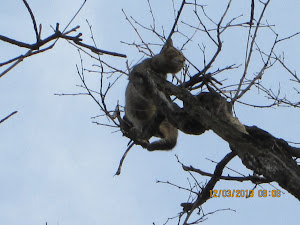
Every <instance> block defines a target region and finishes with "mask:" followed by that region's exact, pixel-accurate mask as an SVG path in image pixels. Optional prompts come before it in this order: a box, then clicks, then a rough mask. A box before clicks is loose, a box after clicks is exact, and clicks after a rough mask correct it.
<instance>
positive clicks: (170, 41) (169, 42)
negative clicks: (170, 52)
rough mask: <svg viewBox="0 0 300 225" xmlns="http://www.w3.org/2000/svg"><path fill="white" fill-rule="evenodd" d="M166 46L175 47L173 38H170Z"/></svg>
mask: <svg viewBox="0 0 300 225" xmlns="http://www.w3.org/2000/svg"><path fill="white" fill-rule="evenodd" d="M165 45H166V46H167V47H173V41H172V38H168V40H167V41H166V43H165Z"/></svg>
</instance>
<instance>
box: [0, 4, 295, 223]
mask: <svg viewBox="0 0 300 225" xmlns="http://www.w3.org/2000/svg"><path fill="white" fill-rule="evenodd" d="M1 1H2V4H1V8H0V21H1V22H0V34H1V35H4V36H8V37H11V38H14V39H16V40H20V41H23V42H29V43H33V42H34V40H35V35H34V31H33V27H32V22H31V19H30V16H29V14H28V12H27V10H26V8H25V6H24V4H23V2H22V1H21V0H1ZM150 2H151V4H152V9H153V13H154V15H155V18H156V22H157V29H158V30H160V31H161V27H162V26H163V27H164V30H165V33H166V34H168V31H169V30H170V29H171V26H172V23H173V18H174V13H173V11H172V1H164V2H163V3H162V2H161V1H155V0H152V1H150ZM198 2H199V4H207V5H208V7H207V12H208V13H210V15H212V17H213V18H215V19H217V18H219V16H220V15H221V13H222V11H223V10H224V8H225V6H226V1H224V2H222V3H220V2H219V1H216V0H215V1H198ZM245 2H246V3H245ZM28 3H29V4H30V6H31V8H32V10H33V12H34V15H35V18H36V20H37V22H38V24H42V25H43V36H42V37H44V38H45V37H47V35H50V34H51V33H52V29H51V27H50V26H53V27H55V24H56V23H57V22H59V23H60V24H61V27H65V26H66V24H67V23H68V22H69V21H70V19H71V18H72V17H73V15H74V14H75V12H76V11H77V10H78V8H79V7H80V6H81V4H82V1H79V0H72V1H71V0H64V1H59V0H52V1H37V0H28ZM180 3H181V1H177V0H175V7H176V8H177V9H178V8H179V6H180ZM257 4H258V3H257ZM249 5H250V1H243V2H242V1H238V0H234V1H233V7H232V9H231V11H230V13H229V15H233V16H239V15H241V14H243V15H244V16H245V17H244V18H245V20H246V18H249V17H248V14H249V10H248V9H249ZM258 8H259V7H258ZM299 8H300V3H299V1H297V0H291V1H289V2H286V3H285V4H284V7H283V6H282V3H281V2H279V1H274V0H273V1H271V3H270V6H269V8H268V10H267V12H266V19H267V20H268V23H269V24H276V26H275V27H274V30H276V32H278V33H280V34H281V35H282V36H281V37H285V36H288V35H291V34H293V33H296V32H298V31H299V30H300V27H299V23H298V21H299V19H300V18H299V17H300V16H299V13H298V11H299ZM122 9H124V11H125V12H126V14H127V15H131V16H133V17H134V18H135V19H137V20H138V21H139V22H141V23H143V24H146V25H150V24H151V23H152V18H151V14H150V13H149V10H148V3H147V1H146V0H139V1H137V0H128V1H120V0H115V1H102V0H101V1H96V0H87V3H86V5H85V6H84V8H83V9H82V11H81V12H80V14H79V15H78V16H77V18H76V19H75V20H74V21H73V23H72V24H71V26H70V28H72V27H75V26H77V25H80V26H81V27H80V32H82V33H83V39H84V42H85V43H88V44H92V41H91V39H90V32H89V28H88V25H87V23H86V20H88V21H89V23H90V24H91V25H92V27H93V33H94V38H95V41H96V42H97V46H98V47H99V48H101V49H105V50H108V51H115V52H119V53H123V54H126V55H127V59H117V58H115V57H111V56H103V57H104V59H105V60H107V62H109V63H111V64H112V65H118V66H120V67H121V68H125V65H126V64H125V63H126V60H128V62H129V63H130V64H134V63H136V62H137V61H138V60H139V59H140V58H141V56H142V55H141V53H139V52H138V51H137V50H136V49H135V48H134V47H132V46H128V45H126V44H122V43H121V41H124V42H128V43H133V42H136V43H139V38H138V36H137V35H136V33H135V32H134V30H133V29H132V28H131V26H130V25H129V23H128V22H127V21H126V19H125V16H124V14H123V13H122ZM191 10H192V9H191V8H188V7H186V10H185V11H184V12H183V17H182V19H183V20H184V21H186V22H189V23H193V22H194V21H195V17H194V16H193V15H192V14H193V13H192V11H191ZM247 13H248V14H247ZM229 18H230V17H229ZM240 21H242V19H241V20H240ZM180 27H181V29H182V31H183V32H186V34H190V33H191V29H190V28H188V27H187V26H184V25H183V24H180ZM141 34H142V35H143V37H145V40H146V41H149V42H153V43H158V44H161V42H160V40H159V39H158V38H156V37H155V36H154V35H153V34H151V33H149V32H145V31H141ZM197 35H198V34H197ZM197 35H196V36H195V38H194V40H195V42H193V43H191V45H187V46H186V48H185V49H184V51H183V53H184V54H185V55H186V57H188V58H189V59H191V60H192V61H193V62H195V63H197V65H201V63H202V61H203V58H202V55H201V51H200V50H199V48H198V47H197V43H204V44H205V45H206V46H207V47H206V48H207V55H208V56H209V55H211V54H212V53H213V47H212V46H213V45H211V44H209V42H208V41H207V39H206V38H205V37H204V36H203V35H202V34H199V35H198V36H197ZM245 35H246V30H241V29H237V28H236V29H232V32H228V33H226V34H224V40H226V42H224V43H226V44H224V52H225V53H226V54H227V55H225V53H224V57H223V55H222V54H221V56H220V59H219V61H217V66H220V67H222V66H224V65H228V64H230V63H232V62H233V63H236V62H241V63H242V62H243V54H244V52H243V51H242V50H243V46H244V45H245V42H242V41H243V40H245V37H246V36H245ZM273 37H274V36H272V32H270V31H269V30H264V31H263V32H262V35H261V38H260V39H258V43H259V44H260V45H261V46H262V48H263V49H264V50H266V51H267V49H268V46H269V43H270V40H273V39H272V38H273ZM184 40H185V39H184V38H183V36H180V35H178V34H177V36H175V37H174V40H173V41H174V45H175V46H180V45H182V43H183V42H184ZM299 41H300V40H299V37H296V38H293V39H291V40H290V41H289V42H286V43H283V44H281V45H279V46H278V49H277V51H278V52H279V53H282V52H283V51H284V52H285V61H286V63H287V64H288V65H289V66H290V67H291V69H292V70H299V63H298V59H299V48H297V47H295V46H299ZM154 50H156V51H159V47H156V48H155V47H154ZM0 52H1V53H2V54H0V62H3V61H5V60H7V59H10V58H12V57H15V56H17V55H20V54H24V52H25V51H24V49H18V48H17V47H13V46H9V45H8V44H5V43H3V42H0ZM83 59H84V61H83V63H84V65H85V66H86V67H89V68H95V67H93V66H92V65H93V64H94V63H95V61H93V60H92V59H90V58H89V57H86V56H84V58H83ZM260 64H261V61H260V60H259V59H257V61H253V64H251V71H253V73H255V70H256V69H257V68H259V65H260ZM76 65H80V57H79V55H78V51H77V50H76V49H75V48H74V47H73V46H71V45H70V44H68V43H67V42H66V41H63V40H60V41H58V42H57V44H56V46H55V47H54V48H53V49H52V50H50V51H48V52H45V53H43V54H39V55H36V56H34V57H30V58H28V59H26V60H24V61H23V62H22V63H20V64H19V65H18V66H17V67H15V68H14V69H13V70H12V71H11V72H9V73H8V74H6V75H5V76H3V77H2V78H0V118H4V117H5V116H7V115H8V114H10V113H11V112H13V111H18V113H17V114H15V115H14V116H13V117H11V118H10V119H9V120H7V121H5V122H4V123H2V124H1V125H0V139H1V141H0V181H1V185H0V224H3V225H16V224H18V225H27V224H30V225H40V224H45V223H46V222H47V224H48V225H70V224H72V225H82V224H85V225H97V224H99V225H104V224H105V225H117V224H118V225H120V224H121V225H146V224H149V225H151V224H153V223H155V224H156V225H159V224H164V222H166V220H167V219H168V218H170V217H174V216H176V215H177V214H178V212H180V211H181V207H180V203H182V202H186V201H187V200H188V197H189V193H188V192H186V191H184V190H180V189H178V188H176V187H174V186H171V185H167V184H161V183H156V181H157V180H160V181H169V182H172V183H174V184H176V185H179V186H183V187H187V188H188V187H189V181H193V179H192V177H190V176H189V175H188V174H187V173H186V172H184V171H183V170H182V168H181V166H180V164H178V162H177V159H176V157H175V154H176V155H178V157H179V159H180V160H181V162H183V163H184V164H185V165H193V166H194V167H196V168H199V169H202V170H204V171H207V172H213V170H214V167H215V164H214V163H212V162H211V161H210V160H208V159H211V160H214V161H220V160H221V159H222V158H223V157H224V156H225V155H226V154H227V153H228V152H229V151H230V149H229V147H228V144H227V143H226V142H224V141H223V140H221V139H220V138H219V137H217V136H216V135H215V134H213V133H212V132H206V133H205V134H203V135H201V136H190V135H185V134H183V133H180V134H179V139H178V144H177V146H176V148H175V149H174V150H173V151H170V152H148V151H147V150H145V149H142V148H141V147H139V146H135V147H134V148H133V149H132V150H131V151H130V152H129V154H128V156H127V158H126V160H125V162H124V165H123V168H122V173H121V175H120V176H114V174H115V172H116V170H117V167H118V164H119V160H120V159H121V157H122V155H123V153H124V151H125V150H126V146H127V143H128V139H127V138H125V137H122V135H121V134H120V132H115V131H116V129H111V128H108V127H104V126H97V125H96V124H94V123H92V121H94V120H93V119H91V118H92V117H94V116H97V115H100V114H101V111H100V109H99V107H98V106H97V105H96V104H95V102H94V101H93V100H92V99H91V98H89V97H88V96H57V95H54V94H59V93H79V92H83V90H82V89H81V88H79V87H78V86H76V85H81V81H80V79H79V76H78V74H77V71H76ZM215 68H217V67H215ZM240 74H241V70H237V71H236V72H235V71H233V72H232V73H230V74H228V73H224V75H220V79H221V78H225V77H229V79H228V82H232V81H233V80H237V79H239V78H240ZM223 76H224V77H223ZM86 79H87V82H88V85H89V87H91V88H94V89H97V87H98V86H99V74H96V73H88V74H86ZM289 79H290V77H289V76H288V75H287V74H286V73H284V70H282V69H281V68H279V67H275V68H274V69H273V70H271V71H270V72H267V73H266V74H265V77H264V82H265V84H266V86H268V87H272V88H276V87H278V85H279V81H280V85H281V87H282V91H283V92H284V94H286V95H287V96H289V97H290V98H294V99H297V98H298V99H299V95H298V96H297V95H295V94H294V92H293V91H292V90H291V83H290V82H289ZM105 82H109V80H105ZM225 83H226V81H225ZM126 84H127V81H126V77H124V76H123V77H122V78H121V79H120V80H119V81H118V83H116V85H115V87H114V89H113V90H112V92H111V94H110V95H109V101H108V105H109V107H111V108H114V106H115V105H116V104H117V101H118V100H119V101H120V103H121V104H124V91H125V88H126ZM244 100H245V101H247V102H250V103H256V102H259V103H261V104H263V103H265V102H266V99H265V98H264V94H263V93H262V92H259V91H258V90H255V89H254V90H253V91H252V92H251V93H249V94H248V95H246V96H245V98H244ZM235 110H236V113H237V116H238V118H239V120H240V121H241V122H242V123H244V124H247V125H256V126H258V127H260V128H262V129H265V130H267V131H269V132H270V133H272V134H273V135H274V136H276V137H279V138H284V139H286V140H288V141H293V142H299V133H300V126H299V125H300V118H299V116H298V114H299V110H298V111H297V109H293V108H273V109H258V108H251V107H246V106H244V105H236V106H235ZM99 121H101V119H100V120H99ZM102 122H107V120H105V119H104V118H102ZM229 165H230V168H233V169H235V170H237V171H239V172H241V173H243V174H244V175H248V174H250V173H251V171H249V170H247V169H246V168H245V167H244V166H243V165H242V164H241V162H240V160H239V159H238V158H235V159H234V160H233V161H232V162H231V163H230V164H229ZM228 173H231V172H230V171H229V170H225V171H224V174H228ZM231 174H232V173H231ZM232 175H236V174H232ZM195 176H196V177H197V178H198V180H199V182H201V183H202V184H204V183H205V182H206V181H207V180H208V179H207V178H206V177H200V176H197V175H195ZM272 185H274V186H271V185H268V184H265V185H262V186H261V187H258V188H257V189H255V190H256V191H255V192H256V193H258V190H259V189H262V188H264V189H266V190H268V191H269V190H270V191H271V190H273V189H274V188H277V187H278V185H276V184H275V183H272ZM251 188H253V184H251V183H237V182H226V181H221V182H219V183H218V184H217V186H216V189H217V190H220V189H230V190H233V189H235V190H237V189H244V190H249V189H251ZM280 190H281V191H282V192H283V193H284V194H282V196H281V197H280V198H269V197H268V198H259V197H258V196H255V197H254V198H251V199H245V198H240V199H239V198H230V199H226V198H219V199H211V200H209V201H208V202H207V203H206V204H205V205H204V206H203V210H204V211H205V212H206V213H208V212H211V211H215V210H218V209H229V208H230V209H232V210H235V211H231V210H226V211H221V212H217V213H215V214H213V215H210V216H208V219H207V220H206V221H205V222H204V223H203V224H223V225H227V224H243V225H251V224H253V223H255V224H264V225H268V224H270V225H271V224H272V225H281V224H297V222H299V219H298V218H297V217H296V215H295V212H297V211H299V210H300V205H299V201H298V200H297V199H295V198H294V197H293V196H291V195H290V194H288V193H287V192H286V191H285V190H283V189H280ZM176 222H177V220H171V221H170V222H169V223H168V224H176Z"/></svg>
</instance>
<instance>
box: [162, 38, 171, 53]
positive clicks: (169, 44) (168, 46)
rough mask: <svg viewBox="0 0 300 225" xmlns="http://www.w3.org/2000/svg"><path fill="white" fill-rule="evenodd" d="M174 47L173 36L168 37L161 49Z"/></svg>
mask: <svg viewBox="0 0 300 225" xmlns="http://www.w3.org/2000/svg"><path fill="white" fill-rule="evenodd" d="M172 47H173V41H172V39H171V38H168V39H167V41H166V43H165V44H164V46H163V48H162V50H161V51H163V50H165V49H168V48H172Z"/></svg>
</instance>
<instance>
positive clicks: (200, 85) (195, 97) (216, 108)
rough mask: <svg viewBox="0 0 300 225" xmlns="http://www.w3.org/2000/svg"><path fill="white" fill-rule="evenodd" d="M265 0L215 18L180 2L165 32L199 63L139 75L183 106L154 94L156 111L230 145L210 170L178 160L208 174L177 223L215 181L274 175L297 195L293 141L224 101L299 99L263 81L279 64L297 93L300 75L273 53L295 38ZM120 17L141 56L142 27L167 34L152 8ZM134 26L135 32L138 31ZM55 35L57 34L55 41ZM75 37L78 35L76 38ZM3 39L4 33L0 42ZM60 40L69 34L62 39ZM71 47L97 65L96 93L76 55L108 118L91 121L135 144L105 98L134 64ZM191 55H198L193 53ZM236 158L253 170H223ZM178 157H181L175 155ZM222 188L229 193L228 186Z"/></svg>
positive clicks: (299, 175)
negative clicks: (281, 30)
mask: <svg viewBox="0 0 300 225" xmlns="http://www.w3.org/2000/svg"><path fill="white" fill-rule="evenodd" d="M148 3H149V7H150V8H149V9H150V12H151V13H152V8H151V4H150V2H148ZM269 3H270V1H266V2H255V1H252V2H251V4H250V3H249V6H248V8H249V10H248V15H247V16H246V15H245V16H239V15H234V16H230V9H231V7H232V1H228V4H227V6H226V7H225V8H224V10H223V11H222V12H223V13H222V14H221V15H219V17H217V19H216V18H215V17H212V16H211V14H209V13H208V12H207V10H206V7H205V6H202V5H199V4H196V3H187V2H185V1H183V2H182V4H181V7H180V8H179V10H178V11H177V10H175V9H174V10H175V11H176V15H177V16H176V19H175V22H174V24H173V29H172V30H171V32H170V35H169V36H172V37H178V39H175V41H174V42H175V43H176V40H178V41H179V40H181V41H182V42H183V44H182V48H181V49H183V52H184V54H185V55H187V54H186V53H185V52H187V53H188V50H189V48H192V47H191V46H193V44H194V46H197V45H198V46H199V49H200V52H201V53H202V56H201V59H202V63H201V61H200V60H199V59H195V60H194V59H190V58H189V57H188V56H186V58H187V61H188V64H187V66H186V68H185V70H184V71H183V73H182V74H181V77H179V78H177V79H174V80H173V81H172V82H167V81H164V80H159V79H157V80H151V79H149V77H147V76H146V73H145V74H143V75H144V82H145V83H147V84H148V85H152V87H153V88H152V89H153V90H160V91H162V90H163V92H164V93H165V94H166V95H169V96H174V98H175V99H176V100H175V102H176V103H177V104H178V105H181V106H182V105H183V107H179V106H178V108H177V109H176V110H174V109H171V108H168V107H167V104H163V103H164V100H163V99H161V98H160V96H159V95H157V105H158V108H159V109H160V110H161V111H162V112H165V116H166V117H167V118H168V119H169V121H171V122H172V124H173V125H174V126H176V127H177V128H178V129H180V130H181V131H182V132H184V133H187V134H196V135H200V134H202V133H203V132H204V131H205V130H212V131H214V133H215V134H216V135H218V136H219V137H221V138H222V139H223V140H224V141H226V142H227V143H228V144H229V146H230V149H231V151H230V153H228V154H227V155H226V156H225V157H224V159H222V160H221V161H220V162H219V163H217V165H216V168H215V171H214V173H213V174H212V173H208V172H205V171H204V170H203V169H196V168H194V167H192V166H185V165H184V164H182V167H183V169H184V170H185V171H188V172H195V173H199V174H201V175H205V176H209V177H211V178H210V180H209V181H208V182H207V184H206V185H200V184H199V183H200V182H198V181H197V180H196V179H195V184H194V185H191V187H190V188H189V191H190V193H191V196H192V199H191V201H189V202H188V203H186V202H183V204H182V206H183V211H182V214H180V216H179V218H180V219H181V218H182V216H183V215H187V216H186V217H185V218H184V222H183V223H188V222H191V220H190V219H191V218H190V216H191V215H192V214H193V212H194V211H195V209H197V208H199V209H200V211H201V206H202V205H203V203H205V202H206V201H207V200H208V199H209V198H210V197H211V196H210V195H211V194H212V192H211V190H213V189H214V187H215V185H216V183H217V182H218V181H219V180H221V179H224V180H232V181H246V180H250V181H251V182H253V183H254V187H253V189H252V190H255V187H256V186H257V185H259V184H262V183H270V182H273V181H275V182H277V183H278V184H279V185H280V186H281V187H282V188H284V189H285V190H287V191H288V192H290V193H291V194H292V195H294V196H295V197H296V198H298V199H299V198H300V193H299V188H298V187H299V184H300V171H299V166H298V162H297V160H296V158H298V157H299V154H300V153H299V149H298V148H296V147H292V146H291V145H289V144H288V143H287V141H285V140H283V139H278V138H275V137H273V136H272V135H271V134H269V133H268V132H266V131H264V130H262V129H261V128H258V127H256V126H244V125H243V124H242V123H241V122H240V121H238V120H237V118H235V117H234V116H233V115H232V112H231V110H228V107H227V106H228V104H227V101H228V102H230V103H231V104H232V105H234V104H235V105H234V106H235V107H236V108H237V107H238V106H237V105H238V104H244V105H248V107H265V108H268V107H279V106H284V105H285V106H293V107H295V108H298V107H299V102H298V101H297V99H292V98H291V97H285V96H284V95H282V94H281V92H282V91H283V90H282V89H279V90H278V91H277V93H276V91H274V90H273V89H270V88H269V87H268V82H265V80H264V79H263V78H265V76H266V75H267V74H268V73H274V72H275V71H276V69H277V68H278V66H281V67H282V68H283V69H284V70H285V72H286V73H287V74H288V75H289V76H291V81H290V82H291V84H292V85H294V87H295V91H296V93H298V94H299V91H298V90H297V85H298V84H299V78H298V77H297V75H296V73H294V72H292V69H290V68H289V67H288V66H287V64H286V62H285V60H284V57H283V54H279V53H278V52H277V47H278V46H280V44H281V43H283V42H285V41H289V40H291V39H292V38H295V37H296V36H297V35H298V33H293V34H290V35H288V36H284V37H281V36H279V35H278V34H277V33H276V32H275V30H274V28H273V25H270V24H267V23H266V22H264V15H265V12H266V10H267V8H268V5H269ZM29 11H30V10H29ZM184 11H186V13H187V11H189V12H193V13H194V15H195V17H194V20H192V22H185V21H184V19H185V18H184V17H183V14H182V13H183V12H184ZM124 15H125V17H126V19H127V21H128V22H129V23H130V24H131V26H132V27H133V28H134V30H135V31H136V33H137V34H138V36H139V38H140V42H141V43H136V42H134V43H127V44H128V45H129V46H134V47H136V48H137V49H138V50H139V51H140V52H142V53H143V54H145V55H146V56H147V57H151V56H152V55H153V52H156V51H154V50H152V49H151V48H152V44H150V43H149V42H147V41H145V38H144V36H143V35H142V32H145V31H146V32H147V31H148V32H149V33H150V34H152V35H153V36H154V37H158V39H160V40H161V42H163V40H165V39H166V38H167V37H168V36H165V35H164V33H163V31H161V30H160V29H158V28H157V27H158V26H157V25H156V23H157V21H156V19H155V17H154V14H151V15H152V21H153V24H152V25H151V26H149V27H147V26H145V25H143V24H141V23H139V22H138V21H137V20H135V19H133V18H132V17H129V16H127V14H126V13H125V12H124ZM181 20H183V22H182V23H180V21H181ZM33 21H34V19H33ZM34 23H35V22H34ZM35 27H36V26H35ZM137 27H138V28H139V29H140V30H139V29H137ZM58 30H59V29H58V28H56V29H55V33H56V34H58V33H61V32H58ZM235 30H238V31H237V33H239V32H241V33H243V34H244V35H245V36H244V37H246V38H244V39H242V40H243V41H244V42H243V46H244V48H245V49H244V52H243V54H244V55H245V57H244V58H240V60H238V61H237V62H236V61H233V62H232V61H231V60H230V61H229V62H228V61H227V60H223V59H228V58H230V57H229V56H231V55H230V54H231V52H232V47H231V48H230V49H229V51H228V52H226V47H225V46H226V42H227V41H228V39H227V38H226V34H227V32H233V31H235ZM35 31H36V36H37V37H39V32H37V29H35ZM267 32H270V33H272V34H273V37H272V38H273V40H270V39H267V40H265V39H259V37H260V36H259V35H260V34H261V35H264V34H265V33H267ZM62 33H64V32H62ZM198 34H199V35H200V37H201V38H203V41H201V42H203V44H202V45H201V44H200V43H199V41H198V40H199V38H198V37H197V35H198ZM60 36H61V37H62V38H65V37H66V36H65V35H61V34H60ZM60 36H55V37H54V38H53V40H54V39H55V38H57V37H60ZM75 38H78V37H77V36H76V37H75ZM3 39H4V38H3V37H2V40H3ZM66 39H70V38H69V37H67V38H66ZM9 41H11V40H9ZM37 43H39V38H37ZM75 44H78V42H77V43H76V42H75ZM33 46H35V45H31V48H33ZM189 46H190V47H189ZM77 47H78V49H79V50H80V52H81V54H83V53H85V54H87V55H88V56H89V57H92V58H93V59H94V60H95V61H96V62H97V63H98V66H99V68H100V75H101V76H100V88H99V89H100V91H99V92H98V91H95V90H92V88H90V87H89V85H88V84H87V79H88V78H87V76H86V75H85V73H86V71H90V72H92V70H90V69H86V67H85V66H84V64H83V63H84V61H83V59H82V60H81V62H82V64H81V68H79V67H78V69H77V70H78V74H79V75H80V79H81V81H82V84H83V87H84V88H85V89H86V91H87V93H84V94H88V95H89V96H91V97H92V98H93V100H94V101H95V102H96V103H97V105H98V106H99V107H100V109H101V110H102V111H103V112H104V115H105V116H106V117H108V118H109V119H110V122H111V123H112V124H113V125H111V123H110V124H104V123H102V122H101V123H100V122H97V123H98V124H100V125H109V126H114V127H118V128H121V130H122V132H123V134H124V135H125V136H127V137H129V138H131V139H133V141H134V143H135V144H139V142H138V141H137V140H134V137H132V136H130V135H129V133H128V132H127V131H128V130H126V128H125V127H123V125H122V122H123V120H122V117H121V116H118V115H119V114H120V111H119V109H118V108H119V107H117V108H116V110H115V107H112V108H111V104H109V105H110V107H108V101H109V100H110V98H109V97H108V96H109V93H110V91H112V90H113V88H114V87H115V85H116V82H117V81H118V80H119V79H120V76H124V75H126V74H128V71H129V70H130V69H129V68H130V67H131V66H132V65H127V67H126V68H125V69H124V66H123V65H122V67H121V68H119V67H118V65H114V64H112V63H111V62H109V61H108V60H106V59H103V57H102V56H98V55H93V54H91V53H89V52H87V51H85V50H84V49H83V48H81V46H77ZM83 47H86V46H83ZM34 48H36V47H34ZM91 48H92V47H91ZM157 49H158V48H157ZM208 49H209V50H208ZM211 49H213V51H211ZM224 49H225V50H224ZM31 51H32V49H31ZM197 56H198V57H199V58H200V56H199V53H198V54H197ZM235 60H236V59H235ZM252 62H255V63H252ZM232 74H237V75H238V76H233V75H232ZM108 75H110V76H109V77H110V79H113V80H112V81H110V82H108V83H105V81H106V78H107V77H108ZM255 87H256V88H255ZM255 89H256V90H259V91H260V92H263V93H265V94H266V96H267V101H271V103H269V104H267V105H265V106H264V105H261V104H258V103H256V102H258V101H262V102H264V101H263V100H260V99H258V98H259V97H260V95H258V96H256V95H255V93H254V91H255ZM275 93H276V94H275ZM154 94H155V93H154ZM247 95H248V96H249V95H250V96H255V99H256V100H255V102H254V103H253V101H249V99H248V98H247ZM283 96H284V97H283ZM98 99H100V100H98ZM191 124H192V125H191ZM199 144H200V143H199ZM131 146H132V145H131ZM129 150H130V148H128V150H127V151H126V153H127V152H128V151H129ZM235 156H238V157H239V158H240V159H241V161H242V162H243V164H244V165H245V166H246V167H247V168H248V169H250V170H252V171H253V175H252V176H242V177H235V176H233V175H229V176H224V175H222V172H223V169H224V168H225V166H226V165H227V164H228V163H229V162H230V160H231V159H232V158H233V157H235ZM124 157H125V156H124ZM178 161H179V162H180V160H179V159H178ZM120 168H121V166H120ZM119 172H120V171H119ZM195 189H199V191H195ZM218 194H223V193H222V192H217V195H218ZM226 194H227V195H233V191H232V192H230V193H229V192H228V193H226ZM248 194H249V193H248ZM204 216H205V214H204V213H203V214H202V215H200V216H199V217H198V218H196V219H195V220H196V222H200V221H202V220H203V218H204Z"/></svg>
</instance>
